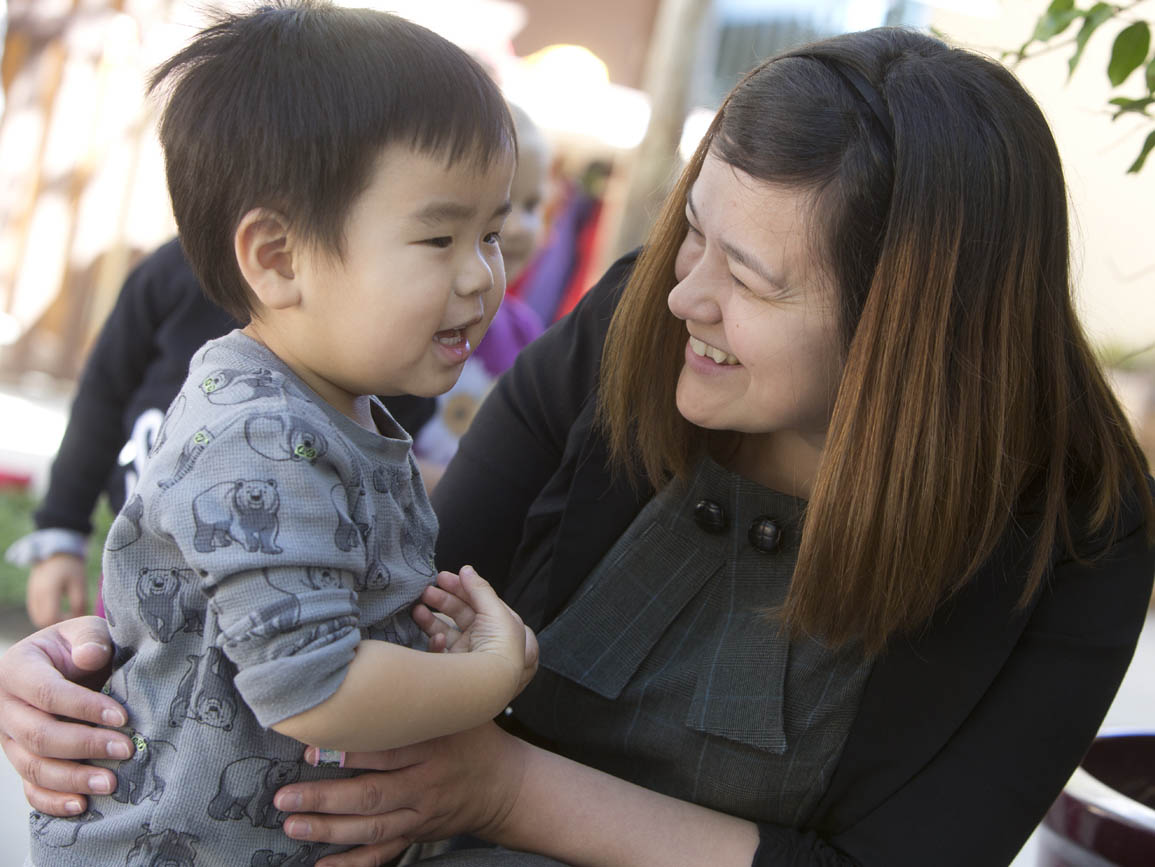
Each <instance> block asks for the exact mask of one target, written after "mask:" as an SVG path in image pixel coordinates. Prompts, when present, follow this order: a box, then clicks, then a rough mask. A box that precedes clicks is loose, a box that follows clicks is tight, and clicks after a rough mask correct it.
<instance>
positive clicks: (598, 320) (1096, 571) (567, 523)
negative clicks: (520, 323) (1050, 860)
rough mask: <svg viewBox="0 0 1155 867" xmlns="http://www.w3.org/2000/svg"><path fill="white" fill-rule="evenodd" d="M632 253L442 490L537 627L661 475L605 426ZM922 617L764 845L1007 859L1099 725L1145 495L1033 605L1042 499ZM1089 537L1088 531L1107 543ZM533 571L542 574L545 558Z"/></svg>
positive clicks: (1137, 588) (935, 860) (1117, 664)
mask: <svg viewBox="0 0 1155 867" xmlns="http://www.w3.org/2000/svg"><path fill="white" fill-rule="evenodd" d="M634 257H635V254H630V255H629V256H626V257H624V258H623V259H621V260H619V261H618V262H617V263H615V264H614V266H613V267H611V268H610V270H609V271H608V272H607V274H606V275H605V277H603V278H602V280H601V281H600V282H599V283H598V285H597V286H595V287H594V288H593V289H592V290H591V291H590V293H589V294H588V295H587V296H586V297H585V298H584V299H583V301H582V302H581V304H579V305H578V307H577V309H576V310H575V311H574V313H573V314H572V315H571V316H569V317H567V318H566V319H564V320H562V321H561V322H559V323H557V324H556V325H555V326H554V327H553V328H551V329H550V330H549V331H548V332H547V333H546V334H545V335H544V336H543V337H542V338H541V339H539V340H538V341H537V342H536V343H534V344H532V345H531V346H530V347H528V348H527V349H526V350H524V351H523V353H522V354H521V356H520V357H519V359H518V361H517V363H516V364H515V365H514V367H513V368H512V369H511V370H510V371H509V373H508V374H507V375H506V376H505V377H504V378H503V379H502V380H501V381H500V382H499V384H498V385H497V387H496V388H495V389H494V392H493V393H492V394H491V395H490V397H489V398H488V399H487V400H486V402H485V404H484V406H483V407H482V408H481V410H480V411H479V413H478V415H477V417H476V419H475V420H474V422H473V425H472V427H471V429H470V430H469V432H468V433H467V434H466V436H465V437H464V438H463V439H462V442H461V447H460V451H459V452H458V455H457V457H456V458H455V459H454V461H453V462H452V463H451V464H450V466H449V469H448V471H447V472H446V474H445V476H444V478H443V479H442V480H441V482H440V484H439V485H438V487H437V489H436V490H435V493H434V497H433V500H434V507H435V509H436V511H437V514H438V517H439V520H440V523H441V528H440V534H439V541H438V545H437V560H438V566H439V567H440V568H447V569H457V568H460V566H462V565H463V564H465V563H471V564H473V565H474V566H475V567H476V568H477V569H478V571H479V573H480V574H482V575H484V576H486V578H488V579H489V580H490V581H491V582H492V583H493V584H494V585H495V586H496V587H497V589H498V591H499V592H500V593H501V594H502V596H503V598H505V599H506V601H507V602H509V604H510V605H512V606H513V607H514V608H515V609H517V611H518V612H519V613H520V614H521V615H522V616H523V617H524V618H525V619H526V622H527V623H529V624H530V625H531V626H533V627H535V628H536V629H538V630H540V629H541V628H542V627H543V626H544V625H546V624H547V623H549V622H550V621H551V620H552V619H553V617H555V616H556V615H557V613H558V612H559V611H560V610H561V608H562V607H563V606H564V605H565V603H566V601H567V600H568V599H569V598H570V596H571V595H572V594H573V593H574V591H575V590H576V589H577V587H578V586H579V584H580V583H581V581H582V580H583V579H584V578H585V577H586V575H588V574H589V572H590V571H591V570H592V568H593V567H594V565H596V563H597V562H598V561H599V560H600V559H601V557H602V556H603V554H604V553H605V552H606V551H608V550H609V548H610V546H611V545H612V544H613V542H614V541H615V540H616V539H617V538H618V536H620V535H621V533H622V532H624V531H625V529H626V528H627V527H628V526H629V524H630V522H631V521H632V520H633V519H634V517H635V516H636V515H637V513H638V512H639V511H640V510H641V508H642V506H643V505H644V504H645V502H646V501H647V500H648V499H649V498H650V497H651V496H652V495H653V491H652V490H650V489H645V488H643V489H641V490H634V489H633V488H632V487H631V486H630V485H629V484H628V483H627V482H625V481H624V480H622V479H620V478H615V477H614V476H613V475H612V474H611V473H609V472H608V471H607V469H606V456H607V452H606V445H605V443H604V441H603V440H602V438H601V437H600V436H599V435H598V432H597V431H596V429H595V427H594V424H593V420H594V407H595V399H596V387H597V371H598V365H599V362H600V358H601V350H602V345H603V343H604V340H605V336H606V329H607V327H608V324H609V320H610V317H611V316H612V314H613V310H614V307H615V306H616V304H617V300H618V298H619V297H620V294H621V289H622V288H623V286H624V284H625V281H626V280H627V278H628V276H629V273H630V271H631V270H632V268H633V263H634ZM1017 518H1018V523H1019V525H1020V526H1021V527H1022V532H1021V533H1018V534H1012V536H1010V537H1009V538H1008V539H1006V540H1005V541H1004V543H1003V545H1002V547H1001V549H1000V551H999V552H998V554H997V555H996V556H994V557H992V558H991V561H990V562H989V563H988V564H987V565H986V567H984V569H983V570H982V571H981V573H980V574H979V575H977V576H976V577H975V578H974V579H973V580H972V581H971V582H969V583H968V584H967V585H966V587H965V588H964V589H963V590H962V591H961V592H960V593H958V594H957V595H956V596H955V597H954V598H952V599H950V600H949V601H947V602H946V603H944V604H943V605H942V606H941V607H940V610H939V611H938V612H937V613H936V615H935V617H934V619H933V622H932V623H931V624H930V625H929V626H927V627H926V628H925V629H924V630H922V631H921V632H920V633H919V634H918V635H914V636H911V637H909V638H905V639H900V640H895V641H894V642H893V643H892V644H891V646H890V647H889V648H888V649H887V651H886V652H885V653H884V654H883V655H882V656H880V657H879V659H878V660H877V661H876V663H875V665H874V667H873V670H872V673H871V675H870V678H869V680H868V682H867V685H866V687H865V689H864V692H863V696H862V701H861V705H860V707H859V712H858V716H857V718H856V719H855V722H854V724H853V726H852V728H851V731H850V734H849V737H848V740H847V743H846V746H845V748H844V750H843V754H842V756H841V759H840V762H839V765H838V767H837V769H836V770H835V773H834V775H833V778H832V780H831V783H830V786H829V789H828V790H827V792H826V793H825V795H824V797H823V798H822V800H821V802H820V803H819V805H818V807H817V808H816V810H815V813H814V815H813V817H812V818H811V821H810V823H809V827H807V828H801V829H798V828H787V827H781V826H772V825H764V826H762V827H761V837H762V844H761V846H760V848H759V852H758V858H757V860H756V863H757V864H767V865H770V864H774V865H852V864H860V865H872V867H873V865H878V867H904V865H910V867H926V865H928V864H934V865H936V867H949V865H959V867H980V865H1006V864H1007V863H1008V862H1009V861H1010V860H1011V859H1012V858H1013V857H1014V854H1015V853H1016V851H1017V850H1018V848H1019V847H1020V846H1021V845H1022V843H1023V842H1024V840H1025V839H1026V838H1027V836H1029V834H1030V833H1031V831H1032V830H1033V829H1034V827H1035V825H1036V824H1037V823H1038V822H1039V821H1040V820H1041V818H1042V816H1043V813H1044V812H1045V811H1046V809H1047V807H1048V806H1049V805H1050V803H1051V802H1052V801H1053V800H1054V798H1055V797H1056V796H1057V795H1058V793H1059V791H1060V790H1061V788H1062V786H1063V784H1064V783H1065V782H1066V780H1067V778H1068V777H1069V776H1070V774H1071V772H1072V771H1073V770H1074V768H1075V766H1076V765H1077V764H1078V762H1079V760H1080V759H1081V757H1082V755H1083V754H1084V752H1085V751H1086V749H1087V747H1088V746H1089V744H1090V742H1091V740H1092V738H1093V737H1094V736H1095V733H1096V732H1097V730H1098V727H1099V725H1100V723H1101V721H1102V718H1103V716H1104V714H1105V713H1106V711H1107V708H1108V706H1109V705H1110V702H1111V699H1112V698H1113V697H1114V695H1115V691H1116V689H1117V688H1118V686H1119V682H1120V681H1121V680H1122V678H1123V674H1124V672H1125V671H1126V668H1127V665H1128V663H1129V661H1130V659H1131V655H1132V653H1133V651H1134V648H1135V643H1136V640H1137V638H1138V635H1139V631H1140V629H1141V628H1142V625H1143V621H1144V616H1145V613H1146V609H1147V602H1148V599H1149V597H1150V593H1151V586H1152V576H1153V574H1155V552H1153V551H1152V549H1151V548H1150V547H1149V545H1148V544H1147V541H1146V535H1145V533H1144V530H1143V527H1142V519H1141V515H1140V514H1139V513H1138V511H1137V510H1136V509H1130V510H1128V511H1127V513H1126V520H1125V525H1124V527H1123V528H1122V530H1121V532H1120V534H1118V537H1117V538H1116V540H1115V541H1114V542H1113V544H1112V545H1111V546H1110V548H1109V550H1106V551H1105V552H1103V554H1102V556H1101V557H1100V558H1098V559H1097V560H1096V561H1095V563H1094V565H1089V564H1087V563H1078V562H1075V561H1072V560H1070V559H1064V558H1060V557H1058V556H1056V557H1055V558H1054V563H1053V569H1052V572H1051V575H1050V577H1049V579H1048V581H1047V583H1046V586H1045V587H1044V589H1043V590H1042V592H1041V593H1039V594H1037V595H1036V598H1035V599H1034V600H1033V601H1032V603H1031V604H1030V605H1029V606H1028V607H1027V608H1025V609H1019V608H1017V607H1016V603H1017V600H1018V598H1019V594H1020V591H1021V588H1022V581H1023V576H1024V574H1025V571H1026V570H1025V561H1024V557H1023V553H1024V551H1025V541H1026V538H1027V534H1028V533H1029V532H1030V516H1029V515H1026V514H1023V515H1018V516H1017ZM1102 549H1103V542H1102V541H1101V540H1100V541H1098V542H1096V540H1094V539H1090V540H1087V541H1086V543H1085V545H1084V547H1083V549H1082V550H1083V551H1084V552H1085V553H1097V552H1099V551H1102ZM535 576H536V577H535Z"/></svg>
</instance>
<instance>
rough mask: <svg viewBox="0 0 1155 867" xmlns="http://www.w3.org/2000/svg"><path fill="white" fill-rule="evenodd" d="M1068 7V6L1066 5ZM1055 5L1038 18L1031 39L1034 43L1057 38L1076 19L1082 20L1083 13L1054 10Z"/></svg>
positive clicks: (1074, 10) (1072, 10)
mask: <svg viewBox="0 0 1155 867" xmlns="http://www.w3.org/2000/svg"><path fill="white" fill-rule="evenodd" d="M1068 5H1070V4H1068ZM1054 6H1055V4H1054V3H1052V4H1051V7H1052V8H1051V9H1048V10H1047V11H1046V12H1044V13H1043V14H1042V15H1041V16H1040V17H1039V20H1038V22H1037V23H1036V24H1035V33H1034V35H1033V36H1032V37H1031V40H1032V41H1034V42H1046V41H1047V40H1048V39H1052V38H1053V37H1055V36H1058V35H1059V34H1060V33H1062V32H1063V31H1064V30H1066V29H1067V28H1068V27H1070V26H1071V22H1072V21H1074V20H1075V19H1076V18H1082V17H1083V13H1082V12H1080V11H1079V10H1077V9H1070V8H1068V9H1060V10H1058V11H1055V10H1054V8H1053V7H1054Z"/></svg>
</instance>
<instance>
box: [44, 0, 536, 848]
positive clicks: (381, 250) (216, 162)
mask: <svg viewBox="0 0 1155 867" xmlns="http://www.w3.org/2000/svg"><path fill="white" fill-rule="evenodd" d="M151 88H152V90H153V91H161V90H163V91H165V92H166V94H167V105H166V107H165V110H164V113H163V117H162V119H161V125H160V136H161V143H162V145H163V148H164V152H165V163H166V172H167V176H168V183H169V190H170V193H171V196H172V201H173V210H174V213H175V215H176V219H177V225H178V227H179V229H180V235H181V241H182V244H183V246H184V248H185V251H186V253H187V255H188V258H189V261H190V262H191V264H192V265H193V268H194V269H195V271H196V272H197V275H198V277H199V279H200V281H201V284H202V285H203V286H204V288H205V291H206V293H207V294H208V295H209V297H210V298H211V299H212V300H213V301H214V302H215V303H216V304H218V305H219V306H220V307H222V308H223V309H225V310H226V311H228V312H229V313H230V314H231V315H232V316H233V317H234V318H236V319H237V321H239V322H247V323H248V324H247V325H245V327H244V328H243V329H240V330H237V331H233V332H232V333H230V334H228V335H226V336H225V337H223V338H220V339H218V340H214V341H210V342H209V343H207V344H205V346H204V347H203V348H201V349H200V350H199V351H198V352H197V353H196V354H195V355H194V356H193V360H192V362H191V365H190V372H189V378H188V380H187V381H186V383H185V385H184V386H183V387H182V389H181V391H180V393H179V394H178V396H177V397H176V399H175V400H174V402H173V403H172V405H171V407H170V408H169V410H168V413H167V415H166V418H165V421H164V424H163V425H162V427H161V430H160V432H159V433H158V435H157V440H156V442H155V444H154V446H153V449H152V452H151V455H150V457H149V459H148V461H147V462H146V464H145V466H144V469H143V472H142V475H141V477H140V480H139V482H138V484H137V487H136V489H135V495H134V496H133V497H132V498H131V499H130V500H129V502H128V503H127V504H126V505H125V507H124V509H123V510H122V511H121V512H120V514H119V516H118V517H117V520H116V522H115V524H114V525H113V527H112V529H111V531H110V533H109V537H108V541H107V544H106V550H105V559H104V575H105V586H104V598H105V604H106V609H107V616H108V619H109V623H110V626H111V628H112V636H113V639H114V641H115V644H116V648H117V651H116V659H115V670H114V673H113V676H112V678H111V680H110V681H109V686H108V690H109V691H110V693H111V694H112V695H113V696H114V697H116V698H117V699H118V700H120V701H122V702H123V703H124V704H125V706H126V707H127V709H128V712H129V729H130V730H131V734H132V738H133V742H134V743H135V745H136V751H135V754H134V755H132V756H131V757H125V759H126V760H125V761H122V762H120V763H119V764H118V765H116V766H115V769H116V774H117V788H116V790H115V792H113V793H111V795H110V796H108V797H95V798H92V799H91V801H90V807H89V810H88V811H87V812H86V813H84V814H82V815H80V816H78V817H75V818H70V819H52V818H49V817H46V816H41V815H36V814H34V816H33V824H32V835H33V840H32V847H31V858H32V862H33V863H34V864H36V865H39V867H48V865H60V867H72V865H76V867H80V865H84V867H90V865H92V864H109V865H112V864H125V865H126V867H133V865H138V864H141V865H143V864H156V863H166V864H168V863H172V864H189V865H194V864H195V867H215V865H220V867H226V865H227V867H235V865H272V864H282V863H291V864H312V863H314V862H315V861H316V860H317V859H319V858H321V857H323V856H324V855H327V854H330V853H332V852H336V851H340V850H341V849H342V847H335V846H326V845H319V844H298V843H295V842H293V841H291V840H289V839H288V838H287V837H285V836H284V835H283V834H282V833H281V830H280V825H281V822H282V820H283V816H282V814H280V813H279V812H278V811H277V810H276V808H275V807H274V806H273V803H272V800H273V795H274V793H275V792H276V790H277V789H278V788H279V787H280V786H282V785H284V784H286V783H289V782H293V781H296V780H305V779H316V778H318V777H319V776H322V775H325V774H328V775H330V776H331V775H333V774H343V773H345V772H344V771H341V770H339V769H332V770H329V769H315V768H311V767H309V766H308V765H306V764H304V763H303V762H302V761H301V756H302V752H303V750H302V746H301V742H305V743H310V744H314V745H317V746H319V747H324V748H328V749H334V750H371V749H385V748H389V747H393V746H399V745H401V744H405V743H412V742H415V741H419V740H425V739H428V738H431V737H436V736H439V735H442V734H446V733H449V732H453V731H458V730H461V729H464V728H468V727H472V726H475V725H478V724H480V723H482V722H484V721H486V720H487V719H490V718H492V717H493V716H494V715H496V714H497V713H499V712H500V711H501V709H502V708H503V707H505V705H506V704H507V702H508V701H509V700H510V699H511V698H512V696H513V695H514V694H515V693H516V691H517V690H518V689H519V688H520V686H521V685H522V683H523V681H524V680H526V679H527V677H528V675H529V674H531V673H532V666H533V662H532V654H526V652H525V651H526V645H527V644H532V637H531V636H528V635H527V632H526V630H525V629H524V627H523V626H522V625H521V623H520V620H518V618H517V616H516V615H515V614H513V613H512V612H511V611H510V610H509V609H508V608H506V607H505V606H504V605H503V604H502V603H501V602H500V601H499V600H498V599H497V597H496V595H495V594H494V593H493V591H492V589H491V588H489V586H488V585H487V584H486V583H485V582H484V581H482V580H481V579H480V578H479V577H477V576H476V574H475V573H473V572H472V571H471V570H469V569H468V568H467V569H465V570H463V572H462V576H461V577H462V582H463V583H464V585H465V587H466V590H467V591H468V594H467V595H468V596H469V597H470V598H469V599H468V600H466V601H467V602H469V603H470V604H471V606H472V609H474V610H475V611H476V615H477V621H476V622H475V623H474V625H473V626H472V628H471V629H468V630H466V635H465V636H464V638H463V639H462V641H463V643H465V644H466V645H467V646H468V644H469V643H470V642H471V644H472V646H469V650H470V651H471V652H467V653H453V654H437V653H426V652H424V648H425V646H426V636H425V635H424V634H423V633H422V631H421V630H420V629H419V628H418V627H417V625H416V624H415V623H414V621H413V619H412V617H411V615H410V608H411V606H412V605H413V603H414V602H415V601H416V600H417V599H418V598H419V597H420V595H421V593H422V591H423V590H424V588H425V587H427V586H428V585H429V584H430V583H432V582H433V581H434V577H435V572H434V567H433V561H432V549H433V541H434V536H435V533H436V521H435V518H434V516H433V513H432V511H431V509H430V506H429V502H428V500H427V498H426V495H425V492H424V488H423V486H422V483H421V478H420V475H419V473H418V471H417V467H416V464H415V462H414V460H413V457H412V455H411V453H410V446H411V440H410V438H409V437H408V435H407V434H406V433H405V432H404V431H403V430H402V429H401V428H400V427H399V426H398V425H397V424H396V423H395V422H394V421H393V419H392V418H391V417H390V415H389V414H388V412H387V411H386V410H385V409H384V407H382V405H381V404H380V402H379V401H377V400H376V398H374V397H371V395H375V394H393V393H401V392H404V393H410V394H417V395H427V396H430V395H436V394H439V393H441V392H443V391H445V390H447V389H449V388H450V387H451V386H452V385H453V384H454V382H455V381H456V379H457V377H458V374H459V372H460V370H461V368H462V366H463V364H464V363H465V361H466V359H468V358H469V355H470V353H471V351H472V347H474V346H476V345H477V343H478V341H479V340H480V339H481V337H482V335H483V334H484V333H485V329H486V327H487V326H488V324H489V322H490V320H491V318H492V317H493V314H494V311H495V310H496V308H497V306H498V304H499V302H500V300H501V297H502V293H503V291H504V288H505V276H504V271H503V265H502V258H501V252H500V249H499V246H498V244H499V232H500V230H501V228H502V222H503V220H504V218H505V215H506V213H507V212H508V211H509V207H510V205H509V188H510V179H511V177H512V174H513V169H514V161H515V135H514V130H513V126H512V122H511V120H510V117H509V113H508V111H507V109H506V106H505V104H504V102H503V100H502V97H501V94H500V93H499V92H498V90H497V88H496V87H495V85H494V84H493V83H492V81H491V80H490V79H489V78H488V76H487V75H486V74H485V72H484V71H483V70H482V69H481V68H480V67H479V66H478V65H477V64H476V63H475V62H473V61H472V60H471V59H470V58H469V57H468V56H467V55H466V54H464V53H463V52H462V51H461V50H460V49H458V48H456V47H455V46H453V45H452V44H450V43H448V42H447V41H445V40H444V39H442V38H440V37H438V36H436V35H434V34H433V33H431V32H429V31H427V30H425V29H423V28H421V27H418V26H415V25H413V24H410V23H408V22H406V21H404V20H402V19H399V18H396V17H393V16H390V15H386V14H384V13H378V12H371V11H368V10H350V9H341V8H336V7H333V6H330V5H328V4H326V3H320V2H295V3H287V2H286V3H281V4H275V5H270V6H264V7H262V8H260V9H257V10H255V11H253V12H251V13H248V14H230V15H224V16H222V17H220V18H219V19H218V20H217V21H216V23H214V24H213V25H212V26H210V27H209V28H207V29H206V30H204V31H202V32H201V33H200V34H198V35H197V36H196V37H195V38H194V39H193V40H192V42H191V43H190V44H189V45H188V46H187V47H186V48H185V49H183V50H182V51H181V52H179V53H178V54H177V55H176V56H174V57H173V58H171V59H170V60H169V61H167V62H166V63H165V64H163V65H162V66H161V67H160V68H159V69H158V71H157V72H156V73H155V75H154V77H153V80H152V83H151ZM471 617H472V615H471ZM438 641H439V642H440V641H441V637H440V636H438ZM455 649H461V648H460V647H458V648H455ZM270 729H272V731H270ZM112 758H117V757H112Z"/></svg>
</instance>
